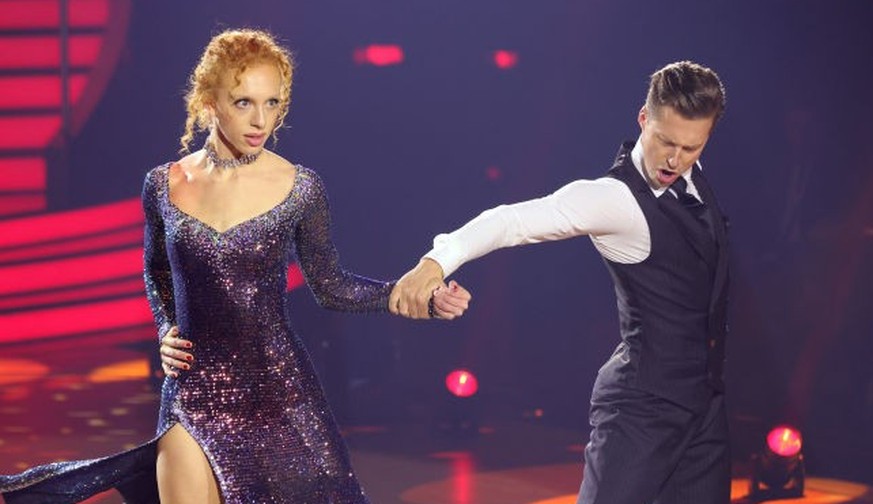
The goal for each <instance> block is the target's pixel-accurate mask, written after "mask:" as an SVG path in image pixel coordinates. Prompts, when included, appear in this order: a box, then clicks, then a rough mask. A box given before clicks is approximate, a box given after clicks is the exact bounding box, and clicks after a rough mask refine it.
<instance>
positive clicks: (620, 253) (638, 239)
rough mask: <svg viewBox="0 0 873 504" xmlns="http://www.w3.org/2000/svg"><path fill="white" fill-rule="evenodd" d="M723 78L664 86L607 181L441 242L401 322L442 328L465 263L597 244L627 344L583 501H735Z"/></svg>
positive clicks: (610, 372) (656, 87) (602, 385)
mask: <svg viewBox="0 0 873 504" xmlns="http://www.w3.org/2000/svg"><path fill="white" fill-rule="evenodd" d="M724 105H725V94H724V88H723V86H722V84H721V81H720V80H719V78H718V76H717V75H716V74H715V72H713V71H712V70H710V69H708V68H705V67H703V66H700V65H697V64H695V63H691V62H687V61H683V62H677V63H672V64H670V65H667V66H665V67H664V68H661V69H660V70H658V71H657V72H655V73H654V74H653V75H652V76H651V80H650V84H649V90H648V95H647V98H646V102H645V104H644V105H643V107H642V108H641V109H640V112H639V116H638V122H639V125H640V136H639V138H638V140H637V141H636V142H635V143H634V142H628V143H625V144H623V145H622V146H621V149H620V150H619V153H618V156H617V158H616V160H615V163H614V166H613V167H612V168H611V169H610V170H609V172H608V174H607V176H606V177H604V178H600V179H597V180H577V181H575V182H572V183H570V184H568V185H566V186H564V187H562V188H561V189H559V190H558V191H556V192H555V193H553V194H551V195H549V196H546V197H544V198H540V199H535V200H530V201H525V202H522V203H517V204H514V205H504V206H499V207H496V208H493V209H491V210H488V211H486V212H484V213H482V214H481V215H479V216H478V217H476V218H475V219H473V220H472V221H470V222H468V223H467V224H466V225H464V226H463V227H461V228H460V229H458V230H456V231H454V232H452V233H449V234H447V235H439V236H437V237H436V239H435V240H434V248H433V250H431V251H430V252H429V253H427V254H426V255H425V257H424V258H423V259H422V260H421V262H420V263H419V264H418V266H417V267H415V268H414V269H413V270H411V271H410V272H408V273H407V274H406V275H404V276H403V278H401V280H400V282H399V283H398V285H397V287H396V288H395V289H394V292H393V293H392V295H391V299H390V301H389V306H390V309H391V310H392V311H393V312H394V313H399V314H402V315H406V316H409V317H413V318H423V317H427V316H428V300H429V299H430V297H431V293H432V292H433V291H434V290H435V289H437V288H438V287H440V286H442V285H444V284H443V279H444V277H445V276H447V275H450V274H451V273H452V272H454V271H455V270H456V269H457V268H458V267H460V266H461V265H462V264H463V263H465V262H467V261H470V260H472V259H475V258H477V257H480V256H482V255H485V254H487V253H489V252H491V251H493V250H496V249H499V248H502V247H510V246H515V245H521V244H527V243H538V242H542V241H551V240H560V239H565V238H570V237H574V236H579V235H588V236H589V237H590V239H591V240H592V242H593V243H594V246H595V247H596V248H597V250H598V251H599V252H600V253H601V255H602V256H603V258H604V260H605V263H606V266H607V268H608V269H609V271H610V273H611V275H612V278H613V281H614V283H615V292H616V296H617V300H618V312H619V319H620V327H621V343H620V344H619V345H618V347H617V348H616V350H615V352H614V353H613V355H612V357H610V359H609V360H608V361H607V362H606V363H605V364H604V365H603V367H602V368H601V369H600V371H599V372H598V376H597V380H596V382H595V385H594V390H593V392H592V397H591V411H590V423H591V426H592V431H591V437H590V441H589V443H588V445H587V447H586V449H585V470H584V475H583V481H582V488H581V491H580V493H579V499H578V502H579V503H580V504H581V503H584V504H593V503H606V504H623V503H627V504H644V503H651V502H655V503H660V504H677V503H679V504H682V503H688V504H692V503H693V504H709V503H713V504H715V503H718V504H722V503H727V502H729V500H730V454H729V451H728V432H727V418H726V414H725V406H724V399H723V392H724V384H723V381H722V369H723V360H724V342H725V336H726V332H727V329H726V322H725V312H726V304H727V297H726V292H727V239H726V228H725V221H724V218H723V217H722V214H721V212H720V210H719V208H718V205H717V203H716V200H715V197H714V195H713V193H712V189H711V188H710V186H709V184H708V183H707V182H706V180H705V179H704V178H703V174H702V172H701V168H700V164H699V162H698V158H699V157H700V155H701V153H702V152H703V149H704V147H705V146H706V142H707V140H708V139H709V136H710V134H711V132H712V130H713V127H714V126H715V123H716V122H717V121H718V119H719V118H720V117H721V115H722V113H723V111H724Z"/></svg>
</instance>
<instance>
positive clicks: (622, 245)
mask: <svg viewBox="0 0 873 504" xmlns="http://www.w3.org/2000/svg"><path fill="white" fill-rule="evenodd" d="M580 235H589V236H590V238H591V240H592V242H593V243H594V246H595V247H596V248H597V250H598V251H599V252H600V253H601V254H602V255H603V256H604V257H606V258H607V259H609V260H612V261H615V262H621V263H636V262H640V261H642V260H644V259H645V258H646V257H648V255H649V251H650V248H651V242H650V238H649V228H648V225H647V223H646V220H645V216H644V215H643V212H642V210H641V209H640V207H639V204H638V203H637V202H636V199H635V198H634V196H633V194H631V192H630V189H629V188H628V187H627V185H625V184H624V183H622V182H621V181H618V180H615V179H612V178H600V179H596V180H577V181H575V182H571V183H569V184H567V185H565V186H564V187H562V188H560V189H558V190H557V191H555V192H554V193H552V194H550V195H548V196H545V197H543V198H538V199H533V200H528V201H523V202H521V203H515V204H512V205H501V206H498V207H495V208H492V209H490V210H486V211H484V212H482V213H481V214H480V215H479V216H478V217H476V218H475V219H473V220H471V221H470V222H468V223H466V224H464V225H463V226H462V227H461V228H459V229H457V230H455V231H453V232H451V233H448V234H441V235H438V236H437V237H436V238H434V247H433V249H432V250H431V251H430V252H428V253H427V254H425V257H428V258H430V259H433V260H434V261H436V262H437V263H439V265H440V266H441V267H442V269H443V273H444V274H445V276H449V275H450V274H451V273H453V272H454V271H455V270H457V269H458V268H459V267H460V266H461V265H463V264H464V263H466V262H468V261H471V260H473V259H476V258H478V257H481V256H483V255H485V254H487V253H489V252H491V251H494V250H497V249H500V248H504V247H514V246H516V245H525V244H528V243H539V242H543V241H555V240H563V239H566V238H572V237H574V236H580Z"/></svg>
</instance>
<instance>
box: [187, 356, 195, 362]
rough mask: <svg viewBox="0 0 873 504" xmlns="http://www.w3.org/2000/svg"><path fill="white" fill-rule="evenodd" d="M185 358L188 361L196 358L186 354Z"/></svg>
mask: <svg viewBox="0 0 873 504" xmlns="http://www.w3.org/2000/svg"><path fill="white" fill-rule="evenodd" d="M185 360H186V361H188V362H191V361H193V360H194V357H193V356H191V355H186V356H185Z"/></svg>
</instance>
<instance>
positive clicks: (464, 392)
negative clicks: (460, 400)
mask: <svg viewBox="0 0 873 504" xmlns="http://www.w3.org/2000/svg"><path fill="white" fill-rule="evenodd" d="M446 388H447V389H449V392H451V393H452V395H454V396H457V397H470V396H472V395H473V394H475V393H476V391H478V390H479V381H478V380H477V379H476V376H475V375H474V374H473V373H471V372H469V371H467V370H466V369H457V370H455V371H452V372H451V373H449V374H448V375H446Z"/></svg>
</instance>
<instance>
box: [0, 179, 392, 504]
mask: <svg viewBox="0 0 873 504" xmlns="http://www.w3.org/2000/svg"><path fill="white" fill-rule="evenodd" d="M168 170H169V165H164V166H160V167H158V168H155V169H154V170H152V171H150V172H149V173H148V175H147V176H146V180H145V185H144V188H143V206H144V209H145V214H146V236H145V280H146V290H147V295H148V299H149V303H150V305H151V309H152V313H153V314H154V317H155V321H156V323H157V325H158V328H159V330H158V332H159V334H163V333H164V332H165V331H166V330H167V329H168V328H169V327H171V326H173V325H178V327H179V330H180V332H181V333H182V336H183V337H185V338H186V339H190V340H191V341H193V342H194V349H193V353H194V355H195V365H194V367H193V368H192V370H190V371H187V372H181V373H180V377H179V378H178V379H173V378H166V379H165V381H164V384H163V389H162V392H161V410H160V417H159V419H158V437H159V436H160V435H162V434H163V433H165V432H166V431H167V430H168V429H169V428H171V427H172V426H174V425H176V424H179V425H181V426H182V427H184V428H185V430H186V431H188V433H190V434H191V436H193V438H194V439H195V440H196V441H197V443H198V444H199V445H200V446H201V448H202V449H203V451H204V453H205V454H206V456H207V458H208V460H209V462H210V464H211V466H212V468H213V471H214V473H215V476H216V479H217V481H218V484H219V487H220V492H221V494H222V498H223V500H224V502H225V503H226V504H243V503H245V504H249V503H265V504H266V503H287V504H291V503H295V504H304V503H305V504H322V503H323V504H366V503H367V502H368V500H367V498H366V497H365V495H364V493H363V491H362V490H361V487H360V485H359V484H358V481H357V479H356V478H355V475H354V473H353V472H352V468H351V465H350V463H349V458H348V453H347V451H346V448H345V444H344V442H343V440H342V438H341V437H340V434H339V430H338V428H337V426H336V423H335V421H334V419H333V416H332V414H331V412H330V410H329V408H328V404H327V402H326V400H325V398H324V394H323V392H322V389H321V386H320V385H319V383H318V379H317V378H316V375H315V372H314V369H313V367H312V364H311V362H310V360H309V357H308V356H307V353H306V350H305V348H304V346H303V344H302V343H301V341H300V340H299V339H298V337H297V336H296V335H295V334H294V333H293V331H292V330H291V324H290V319H289V314H288V309H287V306H286V302H285V291H286V285H287V269H288V265H289V264H290V263H291V261H292V260H293V257H294V256H295V255H296V258H297V261H298V263H299V265H300V267H301V270H302V271H303V273H304V276H305V278H306V281H307V284H308V285H309V287H310V289H311V290H312V292H313V294H314V295H315V297H316V299H317V301H318V302H319V304H320V305H322V306H324V307H328V308H331V309H337V310H344V311H356V312H375V311H385V310H387V305H388V295H389V294H390V291H391V288H392V284H391V283H388V282H380V281H376V280H371V279H368V278H364V277H361V276H357V275H354V274H352V273H349V272H347V271H345V270H344V269H343V268H342V267H341V266H340V264H339V260H338V255H337V252H336V249H335V248H334V246H333V243H332V241H331V238H330V212H329V207H328V200H327V195H326V193H325V189H324V186H323V184H322V182H321V180H320V178H319V177H318V175H317V174H316V173H315V172H313V171H312V170H309V169H307V168H304V167H302V166H298V167H297V170H296V179H295V182H294V186H293V189H292V190H291V192H290V193H289V194H288V196H287V197H286V198H285V199H284V200H283V201H282V202H280V203H279V204H278V205H276V206H275V207H273V208H272V209H271V210H269V211H267V212H266V213H263V214H261V215H258V216H256V217H253V218H251V219H249V220H246V221H244V222H242V223H240V224H237V225H235V226H233V227H231V228H229V229H227V230H225V231H221V232H220V231H218V230H216V229H213V228H211V227H210V226H209V225H207V224H205V223H204V222H201V221H200V220H198V219H196V218H195V217H193V216H191V215H188V214H186V213H184V212H183V211H182V210H180V209H179V208H177V207H176V206H175V205H174V204H173V203H172V201H171V200H170V197H169V190H168V187H169V186H168ZM156 439H157V438H156ZM156 439H155V440H152V441H151V442H150V443H146V444H145V445H142V446H140V447H138V448H135V449H133V450H130V451H128V452H124V453H121V454H118V455H114V456H112V457H107V458H106V459H99V460H92V461H77V462H65V463H61V464H53V465H51V466H42V467H39V468H35V469H33V470H30V471H28V473H30V474H31V475H30V476H29V477H28V476H27V474H28V473H24V474H22V475H16V476H12V477H2V478H0V491H2V492H9V493H4V494H3V495H4V497H6V499H7V502H9V503H10V504H13V503H17V502H21V503H24V502H46V503H49V502H52V503H53V502H75V501H74V500H62V499H61V498H58V499H57V500H53V498H51V499H50V498H45V499H43V500H26V499H27V497H26V496H27V495H30V494H29V493H28V492H35V491H39V492H43V493H42V494H41V495H46V494H50V493H52V492H58V493H62V492H67V493H66V494H64V495H66V496H67V497H69V495H70V494H74V495H75V496H76V497H77V498H83V497H87V495H86V494H88V493H89V492H93V491H99V490H102V489H104V488H106V487H112V486H114V487H116V488H118V489H119V490H120V491H122V493H123V494H124V495H125V498H126V499H127V502H130V503H134V502H136V503H139V502H143V503H146V502H148V503H151V502H157V500H156V497H153V494H154V491H155V489H154V488H153V487H154V485H155V483H154V479H153V478H154V453H155V446H154V445H155V443H156ZM95 480H99V484H95V483H94V481H95ZM71 487H72V488H71ZM98 487H100V488H98ZM10 490H12V491H10ZM34 495H35V494H34ZM16 498H18V499H20V500H14V499H16Z"/></svg>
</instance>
